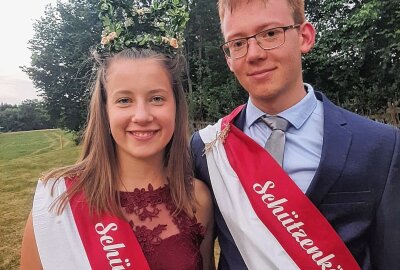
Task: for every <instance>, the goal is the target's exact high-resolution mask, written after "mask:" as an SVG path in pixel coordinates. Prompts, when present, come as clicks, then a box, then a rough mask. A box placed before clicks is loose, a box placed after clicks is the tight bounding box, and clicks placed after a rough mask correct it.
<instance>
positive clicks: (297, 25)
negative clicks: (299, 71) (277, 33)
mask: <svg viewBox="0 0 400 270" xmlns="http://www.w3.org/2000/svg"><path fill="white" fill-rule="evenodd" d="M300 26H301V24H292V25H288V26H279V27H274V28H269V29H265V30H262V31H260V32H258V33H257V34H254V35H252V36H249V37H243V38H235V39H232V40H229V41H227V42H225V43H224V44H222V45H220V46H219V47H220V49H221V50H222V51H223V52H224V54H225V56H226V57H228V58H233V59H239V58H242V57H244V56H246V54H247V53H248V51H249V39H251V38H254V39H255V40H256V41H257V45H258V46H260V48H262V49H263V50H272V49H276V48H278V47H280V46H282V45H283V44H285V42H286V31H287V30H290V29H296V28H299V27H300ZM275 29H282V30H283V42H282V43H281V44H279V45H277V46H274V47H271V48H267V49H265V48H263V47H262V46H261V45H260V43H259V42H258V40H257V36H258V35H259V34H261V33H264V32H268V31H271V30H275ZM237 40H246V45H247V46H246V53H245V54H243V55H242V56H239V57H231V56H229V55H228V54H227V53H226V51H225V49H224V48H228V49H229V46H228V45H229V43H231V42H232V41H237Z"/></svg>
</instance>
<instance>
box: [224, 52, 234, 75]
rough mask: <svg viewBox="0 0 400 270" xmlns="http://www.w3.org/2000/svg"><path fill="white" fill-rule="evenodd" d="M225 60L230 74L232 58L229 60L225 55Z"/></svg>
mask: <svg viewBox="0 0 400 270" xmlns="http://www.w3.org/2000/svg"><path fill="white" fill-rule="evenodd" d="M225 60H226V63H227V64H228V67H229V69H230V71H231V72H233V69H232V61H233V60H232V58H229V57H227V56H226V55H225Z"/></svg>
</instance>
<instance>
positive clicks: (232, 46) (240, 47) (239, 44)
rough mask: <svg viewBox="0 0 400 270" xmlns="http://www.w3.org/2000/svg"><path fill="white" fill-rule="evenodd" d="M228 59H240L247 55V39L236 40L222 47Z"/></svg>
mask: <svg viewBox="0 0 400 270" xmlns="http://www.w3.org/2000/svg"><path fill="white" fill-rule="evenodd" d="M222 48H223V50H224V52H225V54H226V55H227V56H228V57H232V58H239V57H242V56H244V55H245V54H246V53H247V39H245V38H243V39H236V40H232V41H229V42H227V43H225V44H224V45H223V46H222Z"/></svg>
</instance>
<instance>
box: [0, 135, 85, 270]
mask: <svg viewBox="0 0 400 270" xmlns="http://www.w3.org/2000/svg"><path fill="white" fill-rule="evenodd" d="M61 142H62V144H61ZM61 148H62V149H61ZM78 152H79V148H78V147H77V146H75V144H74V143H73V141H72V136H71V134H66V133H64V132H63V131H61V130H40V131H27V132H13V133H1V134H0V217H1V218H0V270H13V269H19V256H20V247H21V239H22V233H23V228H24V227H25V220H26V218H27V217H28V214H29V211H30V210H31V207H32V199H33V193H34V190H35V186H36V182H37V179H38V178H39V177H40V175H41V173H42V172H45V171H47V170H49V169H51V168H54V167H59V166H64V165H68V164H73V163H74V162H75V161H76V159H77V158H78V154H79V153H78Z"/></svg>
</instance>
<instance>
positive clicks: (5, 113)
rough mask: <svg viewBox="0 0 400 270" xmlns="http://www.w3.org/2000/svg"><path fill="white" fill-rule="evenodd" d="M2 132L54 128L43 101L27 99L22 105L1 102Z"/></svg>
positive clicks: (0, 119)
mask: <svg viewBox="0 0 400 270" xmlns="http://www.w3.org/2000/svg"><path fill="white" fill-rule="evenodd" d="M0 127H1V128H0V132H7V131H24V130H34V129H45V128H52V127H53V125H52V124H51V122H50V118H49V115H48V114H47V111H46V109H45V105H44V103H43V102H40V101H38V100H25V101H23V102H22V104H21V105H14V106H13V105H9V104H0Z"/></svg>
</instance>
